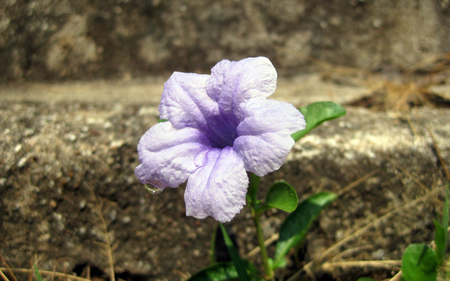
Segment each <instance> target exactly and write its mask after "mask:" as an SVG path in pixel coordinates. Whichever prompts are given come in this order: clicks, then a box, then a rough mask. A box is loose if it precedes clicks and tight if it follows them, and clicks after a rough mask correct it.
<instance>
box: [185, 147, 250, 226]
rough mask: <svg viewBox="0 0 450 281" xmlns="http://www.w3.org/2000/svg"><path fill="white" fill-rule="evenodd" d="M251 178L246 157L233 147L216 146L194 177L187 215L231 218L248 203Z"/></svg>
mask: <svg viewBox="0 0 450 281" xmlns="http://www.w3.org/2000/svg"><path fill="white" fill-rule="evenodd" d="M247 188H248V177H247V173H246V172H245V169H244V163H243V162H242V159H241V158H240V157H239V155H237V154H236V153H235V152H234V151H233V149H232V148H231V147H225V148H224V149H212V150H210V151H209V152H208V153H207V155H206V158H205V163H204V165H203V166H202V167H200V168H198V169H197V170H196V171H195V172H194V173H193V174H192V175H191V176H190V177H189V180H188V183H187V186H186V192H185V194H184V201H185V202H186V215H188V216H193V217H195V218H198V219H203V218H206V217H207V216H212V217H214V218H215V219H216V220H217V221H220V222H227V221H230V220H231V219H232V218H233V217H234V216H235V215H236V214H237V213H239V212H240V210H241V209H242V207H243V206H244V205H245V195H246V193H247Z"/></svg>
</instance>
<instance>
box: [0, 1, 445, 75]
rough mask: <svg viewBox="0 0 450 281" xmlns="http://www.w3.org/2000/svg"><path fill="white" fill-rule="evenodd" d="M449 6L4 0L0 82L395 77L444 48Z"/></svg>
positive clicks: (428, 3)
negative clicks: (266, 62) (234, 74)
mask: <svg viewBox="0 0 450 281" xmlns="http://www.w3.org/2000/svg"><path fill="white" fill-rule="evenodd" d="M448 3H449V2H448V1H447V0H415V1H410V0H399V1H390V0H370V1H363V0H350V1H347V0H338V1H331V2H330V1H328V0H321V1H307V0H283V1H272V0H248V1H209V0H195V1H182V0H167V1H160V0H153V1H147V0H102V1H99V0H95V1H87V0H80V1H69V0H61V1H49V0H33V1H28V0H5V1H2V2H1V3H0V64H1V65H2V67H1V69H0V81H10V80H17V79H21V78H26V79H32V80H41V79H45V80H55V79H79V78H81V79H93V78H122V77H134V76H142V75H147V74H161V72H165V71H170V72H172V71H174V70H180V71H202V72H205V71H208V70H209V69H210V68H211V66H213V65H214V64H215V63H216V62H218V61H220V60H222V59H224V58H228V59H232V60H238V59H241V58H244V57H248V56H258V55H264V56H267V57H269V58H270V59H271V60H272V61H273V62H274V64H275V65H276V66H277V68H278V69H279V70H280V71H281V72H283V73H285V74H295V73H298V72H301V71H303V70H304V69H305V67H307V66H308V65H310V64H311V61H310V59H314V60H323V61H328V62H331V63H334V64H340V65H347V66H356V67H362V68H369V69H381V70H384V69H387V70H392V69H394V70H402V69H405V68H407V67H409V66H411V65H414V64H416V63H417V62H419V61H421V60H423V59H426V58H428V57H430V56H434V55H437V54H441V53H446V52H448V50H449V49H450V36H449V35H450V17H449V12H450V10H449V4H448Z"/></svg>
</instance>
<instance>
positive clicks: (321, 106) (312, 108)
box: [292, 101, 346, 141]
mask: <svg viewBox="0 0 450 281" xmlns="http://www.w3.org/2000/svg"><path fill="white" fill-rule="evenodd" d="M299 110H300V112H301V113H302V114H303V116H305V121H306V128H305V129H303V130H301V131H298V132H296V133H293V134H292V138H293V139H294V140H295V141H298V140H299V139H300V138H301V137H303V136H304V135H306V134H307V133H308V132H309V131H311V130H312V129H314V128H315V127H317V126H319V125H320V124H322V123H323V122H325V121H329V120H332V119H335V118H338V117H341V116H344V115H345V114H346V110H345V108H343V107H342V106H340V105H339V104H337V103H334V102H331V101H321V102H315V103H312V104H309V105H307V106H303V107H300V108H299Z"/></svg>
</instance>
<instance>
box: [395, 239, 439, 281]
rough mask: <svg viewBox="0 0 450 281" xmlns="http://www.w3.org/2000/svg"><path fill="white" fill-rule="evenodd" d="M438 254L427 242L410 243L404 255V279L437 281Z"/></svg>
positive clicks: (405, 280) (408, 280)
mask: <svg viewBox="0 0 450 281" xmlns="http://www.w3.org/2000/svg"><path fill="white" fill-rule="evenodd" d="M436 268H437V262H436V255H435V254H434V252H433V250H432V249H431V248H430V247H428V246H427V245H425V244H411V245H409V246H408V247H407V248H406V250H405V252H404V253H403V256H402V280H404V281H436V276H437V269H436Z"/></svg>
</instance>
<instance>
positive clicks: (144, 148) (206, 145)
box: [135, 122, 211, 189]
mask: <svg viewBox="0 0 450 281" xmlns="http://www.w3.org/2000/svg"><path fill="white" fill-rule="evenodd" d="M210 149H211V143H210V141H209V140H208V138H207V137H206V136H205V135H204V134H203V133H201V132H200V131H198V130H196V129H192V128H185V129H181V130H177V129H175V128H174V127H173V126H172V124H171V123H170V122H162V123H158V124H156V125H155V126H153V127H151V128H150V129H149V130H148V131H147V132H146V133H145V134H144V135H143V136H142V138H141V140H140V141H139V144H138V154H139V161H140V162H141V164H140V165H139V166H137V167H136V170H135V174H136V176H137V177H138V179H139V181H140V182H141V183H143V184H152V185H154V186H155V187H158V188H161V189H164V188H165V187H167V186H169V187H178V186H179V185H180V184H182V183H183V182H185V181H186V180H187V179H188V177H189V176H190V175H191V174H192V173H194V172H195V170H196V169H197V168H198V167H199V166H201V165H203V161H204V157H205V156H206V153H207V152H208V151H209V150H210Z"/></svg>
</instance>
